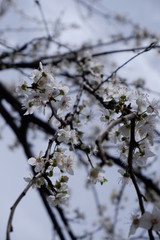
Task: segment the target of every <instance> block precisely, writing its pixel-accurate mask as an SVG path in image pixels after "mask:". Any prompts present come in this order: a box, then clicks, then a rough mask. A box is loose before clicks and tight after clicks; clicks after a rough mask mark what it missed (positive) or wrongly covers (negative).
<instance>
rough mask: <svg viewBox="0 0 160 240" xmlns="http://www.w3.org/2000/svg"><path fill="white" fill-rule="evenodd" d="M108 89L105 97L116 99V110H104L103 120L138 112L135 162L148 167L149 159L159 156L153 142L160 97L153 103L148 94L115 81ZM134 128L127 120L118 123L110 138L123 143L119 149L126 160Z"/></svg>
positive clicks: (106, 120) (136, 114)
mask: <svg viewBox="0 0 160 240" xmlns="http://www.w3.org/2000/svg"><path fill="white" fill-rule="evenodd" d="M106 86H107V85H106ZM107 91H108V92H107V94H105V96H104V97H105V99H106V100H112V101H114V102H115V106H114V109H112V110H106V109H105V110H103V112H102V115H101V117H100V120H101V121H103V122H107V123H108V122H109V121H111V120H113V119H115V115H117V118H118V117H121V116H126V115H127V114H130V113H132V112H134V113H135V129H134V134H135V136H134V138H135V139H134V141H135V143H134V154H133V164H135V165H136V166H140V167H142V166H146V163H147V159H148V158H151V157H153V156H154V155H155V154H154V153H153V152H152V145H153V138H154V129H155V125H156V118H157V117H159V109H160V102H159V101H157V100H152V101H151V102H150V101H149V99H148V96H147V95H144V94H141V93H138V92H133V91H131V90H128V88H127V87H122V86H119V87H118V86H114V85H112V84H111V83H108V90H107ZM130 131H131V122H130V120H127V119H126V120H125V121H122V122H121V123H119V124H116V125H115V126H114V127H113V128H112V129H111V131H110V132H109V139H110V141H111V142H113V143H116V144H117V143H119V144H118V146H119V152H120V156H121V158H122V159H123V160H127V159H128V151H129V142H130Z"/></svg>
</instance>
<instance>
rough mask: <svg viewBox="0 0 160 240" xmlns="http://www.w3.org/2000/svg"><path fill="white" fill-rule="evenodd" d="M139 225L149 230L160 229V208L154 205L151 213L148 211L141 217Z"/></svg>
mask: <svg viewBox="0 0 160 240" xmlns="http://www.w3.org/2000/svg"><path fill="white" fill-rule="evenodd" d="M139 227H141V228H145V229H147V230H149V229H151V228H152V229H153V230H154V231H159V230H160V209H159V208H157V207H156V206H154V207H153V210H152V212H151V213H150V212H147V211H146V212H145V213H144V214H143V215H142V217H141V219H140V224H139Z"/></svg>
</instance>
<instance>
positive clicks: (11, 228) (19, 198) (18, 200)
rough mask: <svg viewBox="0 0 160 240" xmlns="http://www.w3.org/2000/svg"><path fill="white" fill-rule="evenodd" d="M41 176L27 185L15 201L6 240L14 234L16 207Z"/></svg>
mask: <svg viewBox="0 0 160 240" xmlns="http://www.w3.org/2000/svg"><path fill="white" fill-rule="evenodd" d="M41 175H42V174H41V173H38V174H37V175H36V176H35V177H33V179H32V180H31V181H30V182H29V183H28V184H27V186H26V187H25V189H24V190H23V192H22V193H21V194H20V195H19V197H18V198H17V200H16V201H15V203H14V204H13V206H12V207H11V212H10V215H9V219H8V224H7V231H6V240H10V233H11V232H13V226H12V221H13V216H14V213H15V210H16V207H17V206H18V204H19V203H20V201H21V200H22V198H23V197H24V196H25V195H26V193H27V192H28V190H29V189H30V187H31V186H32V185H33V184H34V182H35V179H37V178H39V177H41Z"/></svg>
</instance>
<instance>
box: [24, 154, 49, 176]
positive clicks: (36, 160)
mask: <svg viewBox="0 0 160 240" xmlns="http://www.w3.org/2000/svg"><path fill="white" fill-rule="evenodd" d="M42 155H43V152H42V151H40V153H39V156H38V157H31V158H29V159H28V163H29V164H30V165H31V166H35V172H40V171H41V170H42V169H43V168H44V166H45V158H43V157H42Z"/></svg>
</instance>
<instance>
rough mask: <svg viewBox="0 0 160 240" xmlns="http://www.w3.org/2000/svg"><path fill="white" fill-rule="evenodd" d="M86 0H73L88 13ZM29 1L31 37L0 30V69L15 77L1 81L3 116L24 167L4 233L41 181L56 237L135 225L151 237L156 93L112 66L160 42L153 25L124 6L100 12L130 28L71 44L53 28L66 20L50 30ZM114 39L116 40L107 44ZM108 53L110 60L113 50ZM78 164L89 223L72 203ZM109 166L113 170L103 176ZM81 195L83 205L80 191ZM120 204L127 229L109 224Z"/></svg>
mask: <svg viewBox="0 0 160 240" xmlns="http://www.w3.org/2000/svg"><path fill="white" fill-rule="evenodd" d="M7 2H9V1H6V4H7ZM11 2H12V1H11ZM88 2H89V3H86V2H85V1H84V2H83V1H77V4H82V5H84V7H89V8H90V11H91V12H92V14H95V15H96V11H95V8H94V7H93V6H92V5H91V2H92V1H88ZM34 7H35V8H37V9H38V10H39V12H40V14H41V19H42V25H44V34H47V36H39V37H36V38H32V39H30V40H29V41H27V42H25V43H24V44H20V45H18V46H15V47H11V46H9V45H8V44H7V43H5V41H4V40H5V36H4V39H3V41H1V43H0V44H1V45H2V46H3V49H2V50H1V56H0V59H1V71H4V70H5V71H6V72H7V71H8V70H9V69H14V70H16V71H19V72H20V73H21V79H22V80H21V83H19V82H17V83H16V86H14V87H13V86H12V87H10V88H8V87H7V86H6V85H5V84H4V83H0V98H1V101H0V113H1V118H3V119H4V122H5V124H7V125H8V126H9V128H10V129H11V130H12V131H13V132H14V134H15V136H16V138H17V141H18V143H19V145H21V146H22V148H23V150H24V153H25V155H26V158H27V161H28V165H29V166H30V169H31V174H30V175H28V176H27V177H25V176H24V180H25V182H26V187H25V189H24V190H23V191H22V192H20V194H19V196H17V199H15V202H14V203H13V205H12V207H11V211H10V215H9V217H8V223H7V231H6V240H9V239H12V237H11V236H12V233H11V232H12V231H13V226H14V218H13V216H14V213H15V211H16V209H17V208H18V206H19V203H20V202H21V201H22V202H23V200H22V198H23V197H24V196H25V195H26V194H27V193H28V191H29V190H30V188H35V189H36V190H37V191H39V193H40V197H41V199H42V201H43V204H44V206H45V208H46V210H47V213H48V217H49V218H50V221H51V222H52V224H53V226H54V229H55V233H54V235H55V236H56V237H57V238H56V239H74V240H75V239H97V237H98V239H128V238H129V239H132V237H133V236H134V235H135V238H134V239H146V238H147V239H150V240H153V239H158V237H159V236H160V209H159V200H160V186H159V183H158V181H159V178H158V176H157V174H158V173H159V171H158V170H159V169H158V167H157V166H158V164H159V163H158V161H159V159H158V149H157V146H158V145H159V131H158V124H159V110H160V102H159V98H158V97H157V96H158V95H155V93H152V92H151V91H150V90H148V89H147V88H146V87H145V83H144V81H143V80H142V79H136V80H135V81H132V82H131V81H127V77H128V75H127V73H126V75H125V71H124V77H122V76H121V75H119V71H120V70H121V69H124V70H125V68H127V66H128V64H131V62H133V61H136V59H138V57H139V56H140V55H143V56H145V55H146V54H147V53H148V52H150V53H152V54H153V55H154V52H153V50H154V51H155V50H158V49H159V45H158V42H157V40H155V38H156V35H153V34H150V33H149V32H147V30H144V29H141V28H140V26H136V25H134V24H133V23H132V22H130V21H129V20H128V19H125V18H124V17H122V16H119V15H115V16H108V18H110V20H112V21H114V22H118V24H119V25H121V24H122V25H123V27H124V26H126V24H129V25H130V28H131V29H132V34H131V35H130V36H129V37H124V36H123V34H122V35H119V34H117V35H114V36H111V37H110V41H109V40H108V41H107V42H103V41H100V42H98V43H96V44H88V43H87V44H84V45H79V46H78V47H74V46H70V45H69V44H64V43H63V42H61V40H60V38H58V36H57V34H61V33H63V30H64V29H63V27H62V26H61V25H60V24H59V25H55V28H54V30H53V32H52V31H51V30H50V27H51V26H50V25H51V23H49V22H47V20H46V18H45V12H44V11H43V8H42V5H41V3H40V1H35V5H34ZM1 10H3V11H2V13H1V17H3V14H4V13H5V11H6V6H5V4H4V2H3V1H2V3H1ZM101 15H102V17H105V16H103V14H102V13H101ZM33 21H34V20H33ZM105 21H106V20H105ZM72 27H73V25H72ZM57 28H58V30H57ZM24 30H25V28H24ZM56 30H57V31H59V32H58V33H57V32H56ZM153 38H154V39H153ZM57 39H58V40H57ZM126 41H128V47H126V46H125V43H126ZM114 44H119V46H121V49H119V47H118V49H116V50H110V51H106V50H105V48H106V47H107V46H108V45H109V46H110V48H111V46H112V45H113V46H114ZM119 52H131V53H132V55H131V56H130V57H128V58H127V59H126V60H125V61H124V62H123V63H121V64H119V65H118V66H116V65H114V66H112V65H113V64H112V62H110V59H109V57H108V56H111V55H112V54H116V53H117V54H118V53H119ZM115 56H116V57H117V56H118V55H115ZM98 58H99V59H98ZM106 59H107V60H106ZM111 61H114V63H115V64H116V59H114V58H113V59H111ZM124 78H126V79H124ZM13 89H14V91H13ZM39 131H42V133H43V134H44V136H45V143H46V148H44V149H39V152H34V151H33V149H34V144H35V145H38V144H39V139H38V137H37V138H36V137H35V139H34V141H33V135H32V134H33V133H34V134H35V135H36V134H37V132H39ZM37 136H38V135H37ZM14 147H15V146H14ZM2 164H3V163H2ZM82 168H83V169H85V170H86V177H85V182H86V188H87V189H88V191H90V190H92V191H93V193H94V194H93V195H94V197H93V201H95V202H96V208H97V210H96V211H97V218H96V219H93V222H92V223H94V224H93V226H92V228H89V227H87V226H86V225H85V226H84V224H83V222H85V221H86V219H85V216H84V213H83V211H82V209H81V208H80V206H77V209H76V210H75V211H74V216H73V210H70V205H71V203H70V198H71V196H72V191H74V190H73V189H72V184H70V178H72V179H74V177H75V175H76V172H77V171H82ZM112 169H114V171H113V172H116V173H115V177H114V176H112V177H108V175H107V173H108V172H109V171H112ZM152 169H153V170H152ZM75 170H76V172H75ZM115 178H116V179H117V182H116V190H115V189H112V191H111V196H104V199H105V204H106V205H109V204H110V205H112V207H113V211H112V215H109V214H108V212H107V210H105V206H104V204H101V200H100V199H101V198H100V196H99V194H98V191H97V186H98V188H101V191H102V192H103V191H105V189H107V188H108V185H109V184H111V183H112V181H113V179H115ZM81 181H82V179H79V182H81ZM110 186H112V184H111V185H110ZM126 188H127V191H129V190H128V189H132V191H134V198H135V201H134V204H135V206H131V204H130V200H132V202H133V199H128V200H125V198H124V196H125V194H126V192H125V189H126ZM36 190H35V191H36ZM79 198H82V201H84V198H85V195H83V193H79ZM104 199H103V202H104ZM110 199H112V200H111V202H110ZM109 202H110V203H109ZM86 204H88V206H89V203H88V201H87V200H86ZM123 204H125V205H124V206H123V207H124V211H125V210H126V209H129V212H130V216H131V217H130V219H131V220H130V226H129V227H128V229H127V230H126V226H123V225H121V228H122V230H123V234H122V233H120V232H119V230H117V229H119V228H118V227H117V226H118V225H119V218H120V217H121V214H122V211H121V207H122V205H123ZM148 206H150V207H151V210H150V209H148ZM133 210H134V214H133ZM90 211H93V209H91V210H90ZM77 222H78V224H81V225H82V226H81V230H78V229H77V228H76V227H74V225H75V224H77ZM62 224H63V227H61V226H62ZM124 229H125V230H124ZM144 230H145V231H144ZM14 231H18V229H14Z"/></svg>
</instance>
